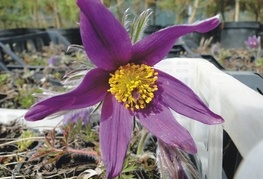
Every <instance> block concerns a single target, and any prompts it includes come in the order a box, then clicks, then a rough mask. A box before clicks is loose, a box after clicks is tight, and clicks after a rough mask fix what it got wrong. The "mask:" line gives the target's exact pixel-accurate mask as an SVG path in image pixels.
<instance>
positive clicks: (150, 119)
mask: <svg viewBox="0 0 263 179" xmlns="http://www.w3.org/2000/svg"><path fill="white" fill-rule="evenodd" d="M152 104H153V105H152V106H148V107H147V108H146V109H144V110H142V111H140V112H137V113H136V117H137V118H138V119H139V120H140V122H141V124H142V125H143V126H144V127H145V128H147V129H148V130H149V131H150V132H151V133H152V134H153V135H155V136H156V137H157V138H159V139H160V140H162V141H163V142H165V143H167V144H168V145H171V146H175V147H178V148H180V149H182V150H184V151H186V152H188V153H196V152H197V149H196V145H195V143H194V141H193V139H192V137H191V135H190V134H189V132H188V131H187V130H186V129H184V128H183V127H182V126H181V125H180V124H179V123H178V122H177V121H176V120H175V118H174V116H173V114H172V113H171V111H170V109H169V108H168V107H166V106H165V105H164V104H162V101H155V102H153V103H152Z"/></svg>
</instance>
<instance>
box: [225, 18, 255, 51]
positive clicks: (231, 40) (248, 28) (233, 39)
mask: <svg viewBox="0 0 263 179" xmlns="http://www.w3.org/2000/svg"><path fill="white" fill-rule="evenodd" d="M259 28H260V23H259V22H225V23H222V24H221V45H222V47H223V48H234V49H238V48H245V47H246V45H245V41H246V40H247V39H248V37H249V36H251V35H257V34H258V31H259Z"/></svg>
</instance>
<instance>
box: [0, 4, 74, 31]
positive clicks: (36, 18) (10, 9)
mask: <svg viewBox="0 0 263 179" xmlns="http://www.w3.org/2000/svg"><path fill="white" fill-rule="evenodd" d="M78 16H79V10H78V8H77V7H76V3H75V1H72V0H63V1H54V0H34V1H32V0H23V1H19V0H8V1H6V0H0V19H1V23H0V28H4V29H10V28H22V27H26V28H48V27H56V28H69V27H77V26H78V25H77V23H76V22H78Z"/></svg>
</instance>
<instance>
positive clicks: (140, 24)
mask: <svg viewBox="0 0 263 179" xmlns="http://www.w3.org/2000/svg"><path fill="white" fill-rule="evenodd" d="M151 14H152V10H151V9H147V10H145V11H143V12H142V13H141V14H140V16H139V17H137V18H135V19H134V21H133V23H132V25H131V29H130V37H131V40H132V43H135V42H137V41H139V40H140V39H141V38H142V37H143V32H144V30H145V29H146V27H147V24H148V22H149V18H150V16H151Z"/></svg>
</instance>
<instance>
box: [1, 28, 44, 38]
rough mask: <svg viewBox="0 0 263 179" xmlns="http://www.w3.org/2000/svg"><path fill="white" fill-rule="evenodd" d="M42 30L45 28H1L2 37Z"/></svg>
mask: <svg viewBox="0 0 263 179" xmlns="http://www.w3.org/2000/svg"><path fill="white" fill-rule="evenodd" d="M40 31H43V29H29V28H18V29H6V30H0V38H6V37H14V36H19V35H26V34H32V33H36V32H40Z"/></svg>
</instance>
